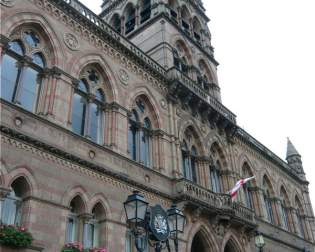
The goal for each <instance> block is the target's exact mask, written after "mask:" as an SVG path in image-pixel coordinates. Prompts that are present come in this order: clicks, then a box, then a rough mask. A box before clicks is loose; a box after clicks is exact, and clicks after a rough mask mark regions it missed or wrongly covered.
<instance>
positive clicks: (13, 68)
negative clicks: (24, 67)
mask: <svg viewBox="0 0 315 252" xmlns="http://www.w3.org/2000/svg"><path fill="white" fill-rule="evenodd" d="M0 67H1V98H3V99H5V100H7V101H10V102H11V101H13V95H14V91H15V86H16V79H17V76H18V67H17V61H16V60H15V59H14V58H12V57H10V56H9V55H4V56H3V60H2V64H1V66H0Z"/></svg>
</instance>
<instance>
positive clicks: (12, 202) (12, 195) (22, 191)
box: [0, 177, 30, 226]
mask: <svg viewBox="0 0 315 252" xmlns="http://www.w3.org/2000/svg"><path fill="white" fill-rule="evenodd" d="M10 189H11V191H10V192H9V193H8V195H6V197H5V198H4V200H3V201H1V202H0V207H1V211H0V213H1V215H0V223H2V224H6V225H15V226H20V225H21V224H22V219H23V218H22V217H23V212H24V209H23V207H24V204H25V203H24V199H25V198H26V197H27V196H29V195H30V186H29V184H28V182H27V180H26V179H25V178H24V177H19V178H17V179H15V180H14V181H13V183H12V184H11V188H10Z"/></svg>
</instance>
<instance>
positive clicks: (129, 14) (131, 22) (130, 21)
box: [125, 3, 136, 34]
mask: <svg viewBox="0 0 315 252" xmlns="http://www.w3.org/2000/svg"><path fill="white" fill-rule="evenodd" d="M125 13H126V14H125V20H126V22H125V34H128V33H130V32H131V31H133V30H134V29H135V26H136V10H135V7H134V6H133V5H132V4H131V3H129V4H127V6H126V10H125Z"/></svg>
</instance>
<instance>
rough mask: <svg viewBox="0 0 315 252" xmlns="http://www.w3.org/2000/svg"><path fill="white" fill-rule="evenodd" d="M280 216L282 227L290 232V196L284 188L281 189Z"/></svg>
mask: <svg viewBox="0 0 315 252" xmlns="http://www.w3.org/2000/svg"><path fill="white" fill-rule="evenodd" d="M280 200H281V202H280V204H281V208H280V211H281V212H280V214H281V220H282V225H283V227H284V228H285V229H286V230H289V231H290V224H289V209H288V208H289V198H288V195H287V193H286V191H285V189H284V187H283V186H282V187H281V189H280Z"/></svg>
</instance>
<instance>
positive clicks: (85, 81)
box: [72, 68, 106, 144]
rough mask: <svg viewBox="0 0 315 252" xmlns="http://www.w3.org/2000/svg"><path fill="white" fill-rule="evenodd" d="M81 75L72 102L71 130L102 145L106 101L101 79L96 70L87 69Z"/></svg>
mask: <svg viewBox="0 0 315 252" xmlns="http://www.w3.org/2000/svg"><path fill="white" fill-rule="evenodd" d="M81 75H82V76H81V77H82V78H81V79H80V81H79V83H78V85H77V87H76V88H75V92H74V95H73V101H72V130H73V132H75V133H76V134H79V135H81V136H85V137H88V138H90V139H91V140H92V141H93V142H96V143H98V144H103V143H104V120H105V115H104V114H105V113H104V109H105V105H106V99H105V95H104V92H103V91H102V89H101V87H100V86H101V84H102V81H101V80H102V78H101V76H100V75H99V74H98V72H97V71H96V70H94V69H89V68H88V69H86V71H84V72H83V74H81Z"/></svg>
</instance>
